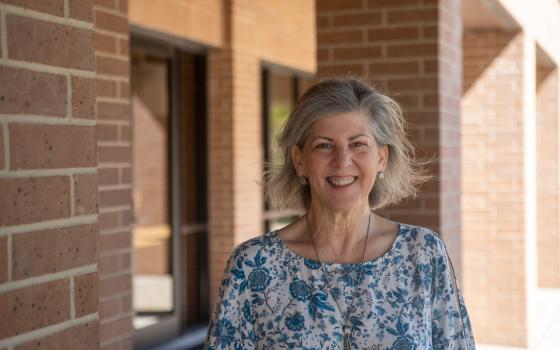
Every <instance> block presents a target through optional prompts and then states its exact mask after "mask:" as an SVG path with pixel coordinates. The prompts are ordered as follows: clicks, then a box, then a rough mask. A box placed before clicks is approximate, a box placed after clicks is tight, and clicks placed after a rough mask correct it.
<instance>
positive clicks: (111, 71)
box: [94, 0, 133, 350]
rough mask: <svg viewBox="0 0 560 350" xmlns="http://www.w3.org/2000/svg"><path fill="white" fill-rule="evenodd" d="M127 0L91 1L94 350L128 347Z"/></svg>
mask: <svg viewBox="0 0 560 350" xmlns="http://www.w3.org/2000/svg"><path fill="white" fill-rule="evenodd" d="M127 6H128V2H127V0H96V1H95V6H94V18H95V56H96V61H97V65H96V73H97V99H96V103H97V124H98V130H97V132H98V143H97V146H98V152H99V229H100V231H99V234H100V239H99V279H100V281H99V320H100V349H103V350H113V349H115V350H117V349H131V348H132V342H131V335H132V316H133V312H132V272H131V259H132V258H131V252H132V243H131V231H132V228H131V212H132V198H131V184H132V182H131V159H132V158H131V148H130V136H131V135H130V114H129V80H130V74H129V33H128V18H127V12H128V8H127Z"/></svg>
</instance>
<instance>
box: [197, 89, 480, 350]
mask: <svg viewBox="0 0 560 350" xmlns="http://www.w3.org/2000/svg"><path fill="white" fill-rule="evenodd" d="M278 142H279V145H280V147H281V148H282V150H283V153H284V161H285V162H284V165H283V167H282V168H281V169H280V170H279V171H278V172H273V173H271V174H270V175H269V177H268V181H267V195H268V197H269V199H270V201H271V203H273V204H274V205H275V206H276V207H279V208H294V207H300V208H303V209H304V210H305V211H306V213H305V215H303V216H302V217H301V218H299V219H298V220H297V221H295V222H294V223H292V224H290V225H288V226H287V227H284V228H283V229H281V230H278V231H273V232H270V233H266V234H264V235H262V236H260V237H257V238H254V239H252V240H249V241H247V242H245V243H243V244H241V245H239V246H238V247H237V248H236V249H235V250H234V251H233V253H232V255H231V257H230V259H229V262H228V266H227V268H226V271H225V275H224V278H223V280H222V283H221V288H220V293H219V300H218V303H217V306H216V309H215V312H214V314H213V317H212V321H211V323H210V329H209V331H208V336H207V341H206V346H207V348H208V349H255V348H256V349H291V348H297V349H468V350H470V349H475V345H474V340H473V335H472V330H471V325H470V321H469V318H468V315H467V311H466V308H465V305H464V302H463V298H462V296H461V293H460V290H459V288H458V287H456V285H455V276H454V273H453V272H452V267H451V263H450V261H449V260H448V257H447V252H446V249H445V246H444V244H443V241H442V240H441V239H440V238H439V237H438V235H437V234H436V233H434V232H433V231H431V230H429V229H426V228H422V227H417V226H412V225H407V224H401V223H396V222H392V221H390V220H387V219H384V218H382V217H381V216H379V215H376V214H374V213H373V212H372V210H375V209H379V208H382V207H384V206H387V205H389V204H393V203H396V202H398V201H399V200H401V199H403V198H405V197H408V196H412V195H414V194H415V191H416V188H417V186H418V185H419V184H420V183H421V182H422V181H424V180H426V178H427V177H426V176H425V175H423V173H422V171H420V170H419V166H418V163H417V162H415V161H414V159H413V158H412V154H413V152H412V151H413V150H412V147H411V145H410V143H409V142H408V141H407V140H406V138H405V131H404V121H403V116H402V113H401V110H400V108H399V106H398V105H397V104H396V103H395V102H394V101H393V100H391V99H390V98H389V97H387V96H384V95H382V94H381V93H379V92H377V91H376V90H375V89H374V88H373V87H371V86H370V85H368V84H367V83H365V82H363V81H361V80H358V79H354V78H344V79H327V80H323V81H321V82H319V83H317V84H315V85H314V86H312V87H311V88H310V89H309V90H308V91H307V92H306V93H305V94H304V95H303V96H302V97H301V99H300V100H299V101H298V103H297V104H296V107H295V109H294V111H293V113H292V114H291V116H290V118H289V119H288V121H287V123H286V125H285V126H284V129H283V130H282V133H281V135H280V137H279V139H278Z"/></svg>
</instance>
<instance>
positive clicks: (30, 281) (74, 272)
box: [0, 263, 97, 293]
mask: <svg viewBox="0 0 560 350" xmlns="http://www.w3.org/2000/svg"><path fill="white" fill-rule="evenodd" d="M92 272H97V263H95V264H90V265H85V266H80V267H76V268H73V269H69V270H65V271H61V272H54V273H49V274H46V275H41V276H35V277H30V278H26V279H23V280H18V281H12V282H11V283H4V284H2V285H0V293H7V292H11V291H14V290H17V289H21V288H26V287H31V286H35V285H38V284H43V283H47V282H52V281H56V280H61V279H64V278H69V277H75V276H82V275H86V274H88V273H92Z"/></svg>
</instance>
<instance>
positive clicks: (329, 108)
mask: <svg viewBox="0 0 560 350" xmlns="http://www.w3.org/2000/svg"><path fill="white" fill-rule="evenodd" d="M345 112H358V113H362V114H363V115H365V116H367V117H368V119H369V120H370V121H371V131H372V134H373V136H374V138H375V140H376V141H377V143H378V144H379V145H381V146H382V145H387V146H388V150H389V156H388V160H387V167H386V169H385V176H384V178H383V179H377V180H376V181H375V185H374V186H373V189H372V190H371V192H370V194H369V204H370V207H371V208H372V209H380V208H383V207H385V206H388V205H390V204H394V203H397V202H399V201H400V200H401V199H404V198H406V197H409V196H415V195H416V193H417V189H418V186H419V185H420V184H421V183H423V182H424V181H426V180H427V179H428V178H429V176H427V175H426V174H425V171H424V169H423V168H422V165H424V163H420V162H418V161H416V160H415V158H414V148H413V147H412V144H411V143H410V142H409V141H408V139H407V136H406V132H405V122H404V117H403V113H402V111H401V108H400V106H399V105H398V104H397V102H395V101H394V100H393V99H391V98H390V97H388V96H385V95H383V94H382V93H380V92H378V91H377V90H376V89H375V88H374V87H373V86H372V85H371V84H369V83H368V82H366V81H364V80H361V79H359V78H355V77H345V78H327V79H324V80H321V81H319V82H317V83H315V84H314V85H312V86H311V87H310V88H309V89H308V90H307V91H306V92H305V93H304V94H303V95H302V96H301V97H300V99H299V100H298V102H297V103H296V105H295V107H294V109H293V111H292V113H291V114H290V117H289V118H288V120H287V121H286V123H285V124H284V125H283V127H282V130H281V131H280V134H279V135H278V137H277V140H276V142H277V145H278V147H279V148H280V149H281V150H282V153H283V156H284V162H283V164H282V165H281V166H280V167H278V168H277V169H274V168H272V167H271V165H270V164H269V165H268V169H267V171H266V172H265V184H266V196H267V198H268V200H269V202H270V204H271V205H272V207H273V208H276V209H284V208H289V209H295V208H298V209H300V208H305V209H307V208H309V205H310V203H311V191H310V189H309V186H302V185H301V184H300V182H299V178H298V175H297V173H296V170H295V168H294V165H293V162H292V157H291V152H290V150H291V148H292V146H294V145H298V146H299V147H300V148H301V149H303V145H304V144H305V141H306V139H307V136H308V135H309V130H310V129H311V126H312V125H313V123H315V122H316V121H317V120H319V119H322V118H328V117H333V116H335V115H338V114H340V113H345Z"/></svg>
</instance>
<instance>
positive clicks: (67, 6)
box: [64, 0, 70, 19]
mask: <svg viewBox="0 0 560 350" xmlns="http://www.w3.org/2000/svg"><path fill="white" fill-rule="evenodd" d="M69 15H70V6H69V5H68V0H64V18H66V19H68V16H69Z"/></svg>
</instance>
